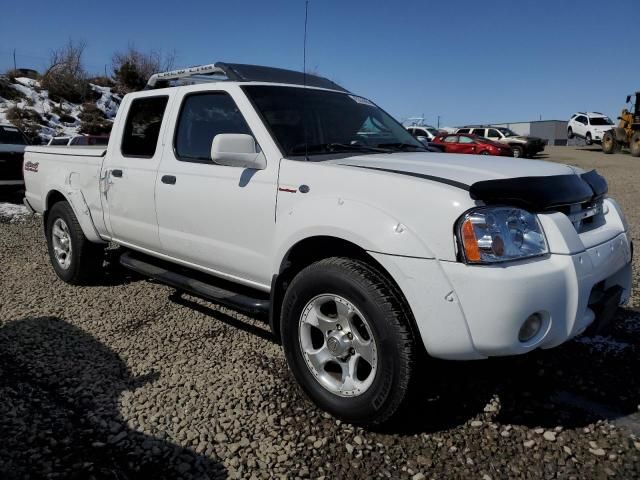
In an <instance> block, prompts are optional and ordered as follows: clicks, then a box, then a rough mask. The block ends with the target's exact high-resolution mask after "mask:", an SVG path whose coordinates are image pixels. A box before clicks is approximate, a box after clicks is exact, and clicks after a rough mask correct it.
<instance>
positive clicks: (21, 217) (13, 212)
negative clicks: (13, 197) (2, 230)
mask: <svg viewBox="0 0 640 480" xmlns="http://www.w3.org/2000/svg"><path fill="white" fill-rule="evenodd" d="M30 215H31V213H29V209H28V208H27V207H25V206H24V205H16V204H15V203H0V222H3V223H7V222H8V223H17V222H23V221H25V220H26V219H27V217H28V216H30Z"/></svg>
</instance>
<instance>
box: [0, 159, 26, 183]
mask: <svg viewBox="0 0 640 480" xmlns="http://www.w3.org/2000/svg"><path fill="white" fill-rule="evenodd" d="M22 157H23V154H22V153H7V152H2V153H0V180H22Z"/></svg>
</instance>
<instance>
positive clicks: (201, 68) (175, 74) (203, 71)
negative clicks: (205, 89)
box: [145, 64, 227, 89]
mask: <svg viewBox="0 0 640 480" xmlns="http://www.w3.org/2000/svg"><path fill="white" fill-rule="evenodd" d="M203 75H224V76H227V72H226V71H225V70H224V69H223V68H220V67H217V66H216V65H215V64H209V65H198V66H195V67H189V68H181V69H179V70H171V71H169V72H161V73H155V74H153V75H151V77H150V78H149V80H148V81H147V86H146V87H145V88H147V89H149V88H154V87H155V86H156V83H157V82H158V81H161V80H179V79H181V78H191V77H200V78H197V80H198V81H208V79H205V78H202V76H203ZM194 80H196V79H194Z"/></svg>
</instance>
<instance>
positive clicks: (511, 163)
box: [327, 152, 576, 186]
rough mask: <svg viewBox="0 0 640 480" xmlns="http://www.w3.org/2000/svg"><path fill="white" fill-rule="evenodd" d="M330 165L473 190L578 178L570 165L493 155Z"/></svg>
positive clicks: (404, 156)
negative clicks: (494, 183)
mask: <svg viewBox="0 0 640 480" xmlns="http://www.w3.org/2000/svg"><path fill="white" fill-rule="evenodd" d="M327 163H330V164H337V165H345V166H352V167H359V168H368V169H372V170H378V171H381V172H386V173H388V174H389V175H394V174H407V175H412V174H413V175H416V174H417V175H421V176H425V177H434V178H438V179H441V180H448V181H450V182H455V183H460V184H462V185H466V186H471V185H473V184H474V183H476V182H481V181H484V180H497V179H506V178H516V177H534V176H535V177H547V176H553V175H568V174H575V173H576V172H575V170H574V169H573V168H571V167H569V166H567V165H562V164H559V163H551V162H544V161H540V160H526V159H522V158H511V157H496V156H489V155H459V154H452V153H422V152H415V153H413V152H411V153H408V152H407V153H404V152H403V153H391V154H374V155H357V156H353V157H348V158H342V159H339V160H329V161H327Z"/></svg>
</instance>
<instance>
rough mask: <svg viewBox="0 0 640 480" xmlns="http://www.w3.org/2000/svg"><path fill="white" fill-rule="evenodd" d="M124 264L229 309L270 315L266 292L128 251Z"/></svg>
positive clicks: (122, 260)
mask: <svg viewBox="0 0 640 480" xmlns="http://www.w3.org/2000/svg"><path fill="white" fill-rule="evenodd" d="M120 263H121V264H122V265H123V266H124V267H126V268H129V269H131V270H133V271H135V272H138V273H140V274H141V275H144V276H147V277H151V278H154V279H156V280H158V281H159V282H161V283H165V284H167V285H170V286H172V287H174V288H177V289H178V290H183V291H185V292H189V293H191V294H193V295H195V296H198V297H202V298H205V299H206V300H210V301H212V302H214V303H219V304H221V305H224V306H225V307H229V308H233V309H234V310H240V311H242V312H245V313H250V314H252V315H267V314H268V313H269V307H270V301H269V298H268V294H266V293H264V294H263V295H262V296H261V294H262V292H258V291H252V290H251V289H249V288H248V287H244V286H242V285H235V284H233V283H231V282H226V281H224V280H218V279H216V278H214V277H211V276H209V275H206V274H203V273H201V272H197V271H195V270H191V269H187V268H183V267H181V266H179V265H174V264H171V263H169V262H165V261H162V260H159V259H156V258H153V257H149V256H147V255H142V254H137V253H132V252H126V253H123V254H122V255H121V256H120ZM232 289H233V290H232ZM252 295H255V296H252Z"/></svg>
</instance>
